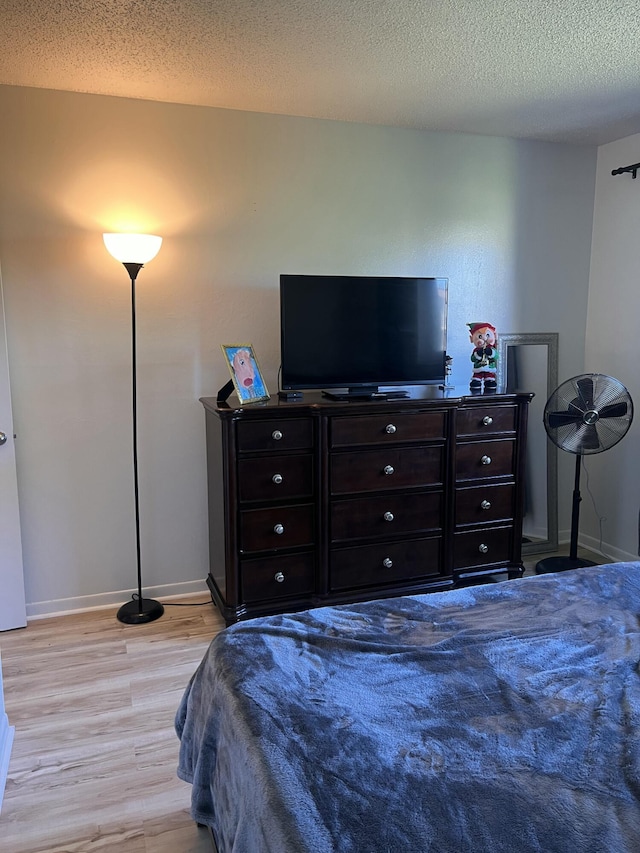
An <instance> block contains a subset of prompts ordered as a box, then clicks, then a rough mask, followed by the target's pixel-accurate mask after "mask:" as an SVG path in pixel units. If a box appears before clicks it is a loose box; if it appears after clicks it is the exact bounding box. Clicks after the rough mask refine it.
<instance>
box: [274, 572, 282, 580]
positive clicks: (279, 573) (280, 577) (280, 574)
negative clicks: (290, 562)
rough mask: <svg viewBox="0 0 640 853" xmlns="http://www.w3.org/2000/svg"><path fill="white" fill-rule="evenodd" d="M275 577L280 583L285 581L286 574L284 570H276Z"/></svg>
mask: <svg viewBox="0 0 640 853" xmlns="http://www.w3.org/2000/svg"><path fill="white" fill-rule="evenodd" d="M274 577H275V579H276V580H277V582H278V583H283V582H284V575H283V574H282V572H276V573H275V575H274Z"/></svg>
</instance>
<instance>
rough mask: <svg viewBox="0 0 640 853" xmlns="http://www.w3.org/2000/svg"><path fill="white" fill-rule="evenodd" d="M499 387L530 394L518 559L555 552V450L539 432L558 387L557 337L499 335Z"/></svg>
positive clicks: (534, 334) (543, 335) (543, 334)
mask: <svg viewBox="0 0 640 853" xmlns="http://www.w3.org/2000/svg"><path fill="white" fill-rule="evenodd" d="M498 351H499V354H500V357H499V359H498V384H499V385H500V386H501V387H502V388H504V389H505V390H506V391H515V390H521V391H532V392H533V393H534V394H535V397H534V398H533V400H532V401H531V403H530V405H529V421H528V429H527V451H526V462H525V466H526V468H525V499H524V508H525V509H524V523H523V528H522V537H523V538H522V553H523V555H527V554H542V553H544V552H546V551H555V550H557V548H558V448H557V447H556V446H555V445H554V444H553V442H551V441H549V439H548V437H547V433H546V430H545V428H544V407H545V405H546V402H547V400H548V399H549V397H550V396H551V394H552V393H553V391H555V389H556V387H557V384H558V333H557V332H549V333H532V334H500V332H498Z"/></svg>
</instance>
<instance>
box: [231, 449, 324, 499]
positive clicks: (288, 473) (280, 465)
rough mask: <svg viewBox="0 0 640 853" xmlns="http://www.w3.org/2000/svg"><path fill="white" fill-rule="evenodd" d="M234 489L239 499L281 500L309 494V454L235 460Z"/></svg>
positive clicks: (311, 480) (310, 460) (269, 455)
mask: <svg viewBox="0 0 640 853" xmlns="http://www.w3.org/2000/svg"><path fill="white" fill-rule="evenodd" d="M238 493H239V495H240V500H241V501H265V500H267V501H268V500H273V501H282V500H288V499H289V498H298V497H300V498H303V497H311V496H312V494H313V456H312V455H311V454H308V455H302V456H275V455H271V454H267V455H266V456H260V457H253V458H249V459H241V460H240V461H239V462H238Z"/></svg>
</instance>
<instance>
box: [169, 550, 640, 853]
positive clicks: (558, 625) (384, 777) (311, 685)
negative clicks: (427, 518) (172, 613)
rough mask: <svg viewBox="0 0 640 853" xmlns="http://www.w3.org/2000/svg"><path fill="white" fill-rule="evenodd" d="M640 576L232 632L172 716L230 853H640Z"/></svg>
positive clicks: (205, 809)
mask: <svg viewBox="0 0 640 853" xmlns="http://www.w3.org/2000/svg"><path fill="white" fill-rule="evenodd" d="M639 615H640V563H618V564H613V565H608V566H601V567H594V568H586V569H580V570H577V571H573V572H567V573H563V574H558V575H543V576H540V577H533V578H526V579H523V580H516V581H509V582H505V583H500V584H493V585H492V584H489V585H486V586H476V587H471V588H467V589H462V590H455V591H451V592H443V593H435V594H431V595H420V596H412V597H404V598H394V599H387V600H382V601H373V602H368V603H364V604H358V605H348V606H342V607H328V608H318V609H315V610H310V611H307V612H304V613H299V614H293V615H283V616H272V617H266V618H261V619H253V620H250V621H247V622H244V623H239V624H237V625H234V626H232V627H230V628H227V629H226V630H224V631H223V632H222V633H221V634H219V635H218V636H217V637H216V638H215V639H214V640H213V642H212V643H211V646H210V648H209V651H208V652H207V654H206V656H205V658H204V660H203V661H202V663H201V665H200V667H199V669H198V670H197V672H196V673H195V675H194V676H193V678H192V680H191V682H190V684H189V686H188V687H187V689H186V692H185V694H184V698H183V700H182V703H181V705H180V708H179V710H178V713H177V716H176V730H177V733H178V736H179V737H180V740H181V742H180V758H179V768H178V775H179V776H180V778H182V779H184V780H186V781H188V782H190V783H192V786H193V787H192V814H193V817H194V819H196V820H197V821H198V822H200V823H204V824H208V825H210V826H211V827H212V829H213V831H214V835H215V837H216V840H217V843H218V847H219V851H220V853H306V851H309V853H391V851H393V853H396V851H410V853H421V851H425V852H426V851H430V852H431V853H466V851H469V853H471V851H473V853H500V851H505V853H533V851H537V852H538V853H555V852H556V851H557V853H574V851H575V853H578V851H580V853H625V852H628V853H638V851H640V738H639V737H638V735H639V725H640V677H639V669H638V667H639V662H640V626H639Z"/></svg>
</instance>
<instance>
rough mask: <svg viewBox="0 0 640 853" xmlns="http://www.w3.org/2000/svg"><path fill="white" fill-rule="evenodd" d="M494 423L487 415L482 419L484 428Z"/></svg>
mask: <svg viewBox="0 0 640 853" xmlns="http://www.w3.org/2000/svg"><path fill="white" fill-rule="evenodd" d="M492 423H493V418H490V417H489V415H485V416H484V417H483V419H482V426H491V424H492Z"/></svg>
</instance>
